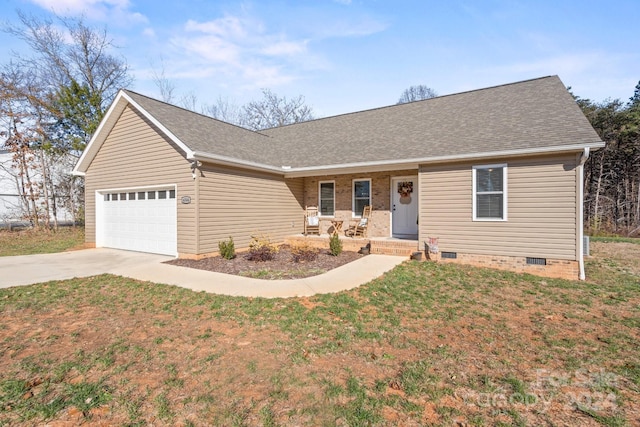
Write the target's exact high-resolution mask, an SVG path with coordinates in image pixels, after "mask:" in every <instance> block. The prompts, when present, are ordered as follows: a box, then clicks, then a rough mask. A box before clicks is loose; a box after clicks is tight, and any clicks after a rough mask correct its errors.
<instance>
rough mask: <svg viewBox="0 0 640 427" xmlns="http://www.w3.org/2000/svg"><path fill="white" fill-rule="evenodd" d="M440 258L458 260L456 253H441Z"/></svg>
mask: <svg viewBox="0 0 640 427" xmlns="http://www.w3.org/2000/svg"><path fill="white" fill-rule="evenodd" d="M442 258H448V259H456V258H458V253H457V252H442Z"/></svg>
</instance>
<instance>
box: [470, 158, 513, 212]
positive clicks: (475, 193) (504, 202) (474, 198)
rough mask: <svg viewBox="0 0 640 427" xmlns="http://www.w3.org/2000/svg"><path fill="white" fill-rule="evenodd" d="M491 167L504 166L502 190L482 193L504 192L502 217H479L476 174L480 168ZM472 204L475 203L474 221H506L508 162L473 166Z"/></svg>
mask: <svg viewBox="0 0 640 427" xmlns="http://www.w3.org/2000/svg"><path fill="white" fill-rule="evenodd" d="M490 168H502V191H491V192H482V193H480V194H502V218H478V216H477V215H478V212H477V203H478V194H477V191H476V190H477V186H476V181H477V178H476V175H477V170H478V169H490ZM471 175H472V179H471V185H472V193H473V198H472V205H473V208H472V210H473V220H474V221H488V222H505V221H507V205H508V203H507V176H508V173H507V164H506V163H497V164H491V165H476V166H473V167H472V173H471Z"/></svg>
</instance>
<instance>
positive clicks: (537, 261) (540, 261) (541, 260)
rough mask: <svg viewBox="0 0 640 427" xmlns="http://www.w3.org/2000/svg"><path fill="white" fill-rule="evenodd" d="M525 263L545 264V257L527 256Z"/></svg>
mask: <svg viewBox="0 0 640 427" xmlns="http://www.w3.org/2000/svg"><path fill="white" fill-rule="evenodd" d="M521 259H522V258H521ZM527 264H530V265H547V259H546V258H531V257H527Z"/></svg>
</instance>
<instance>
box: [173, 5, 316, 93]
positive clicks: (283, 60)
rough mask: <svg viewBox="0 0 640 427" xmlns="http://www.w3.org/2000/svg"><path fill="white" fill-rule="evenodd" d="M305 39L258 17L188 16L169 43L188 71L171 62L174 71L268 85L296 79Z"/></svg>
mask: <svg viewBox="0 0 640 427" xmlns="http://www.w3.org/2000/svg"><path fill="white" fill-rule="evenodd" d="M307 43H308V41H307V40H294V39H291V38H289V37H288V36H287V35H285V34H282V33H278V34H275V33H270V32H269V31H267V29H266V28H265V25H264V24H263V23H262V21H259V20H257V19H253V18H251V17H246V16H231V15H226V16H224V17H222V18H219V19H214V20H211V21H205V22H199V21H196V20H188V21H187V22H186V23H185V24H184V26H183V29H182V31H181V32H180V34H178V35H175V36H174V37H173V38H171V39H170V46H171V47H172V49H173V51H174V56H175V57H176V58H177V57H179V56H180V57H181V58H182V59H184V60H185V66H188V67H190V68H191V70H184V69H183V68H182V67H176V68H175V69H174V70H173V74H174V75H175V76H178V75H180V76H183V77H184V76H185V75H186V74H189V75H193V73H206V74H208V75H209V77H211V76H213V75H218V76H223V77H224V78H225V79H227V80H234V81H236V82H237V84H239V85H240V86H242V87H244V88H248V87H251V88H253V87H257V88H259V87H273V86H276V85H281V84H285V83H288V82H291V81H292V80H295V79H296V78H297V77H296V71H295V70H296V69H297V68H299V66H300V63H301V62H302V63H304V62H305V61H306V58H307V57H311V55H309V53H308V50H307ZM181 62H182V61H181ZM310 62H313V61H310ZM315 62H316V63H318V62H320V61H315ZM186 64H190V65H186ZM195 64H197V65H195ZM195 69H198V70H199V71H196V70H195ZM185 73H186V74H185Z"/></svg>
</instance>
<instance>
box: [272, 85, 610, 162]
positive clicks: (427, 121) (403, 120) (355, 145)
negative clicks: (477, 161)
mask: <svg viewBox="0 0 640 427" xmlns="http://www.w3.org/2000/svg"><path fill="white" fill-rule="evenodd" d="M262 132H263V133H265V134H267V135H269V136H271V137H273V138H274V139H275V140H276V141H277V144H278V145H279V146H280V147H281V148H284V150H285V151H284V152H285V153H287V155H286V158H285V159H283V160H282V161H283V162H284V163H283V164H290V165H291V166H293V167H305V166H315V165H317V164H318V163H323V164H325V165H330V164H348V163H352V162H379V161H386V160H388V161H393V160H398V159H419V158H437V157H445V156H457V155H469V154H474V153H492V152H499V151H508V150H518V149H536V148H546V147H552V146H562V145H575V144H589V143H597V142H600V138H599V137H598V134H597V133H596V132H595V130H594V129H593V128H592V127H591V124H590V123H589V122H588V120H587V119H586V117H585V116H584V114H583V113H582V111H581V110H580V108H579V107H578V105H577V104H576V102H575V101H574V99H573V97H572V96H571V94H569V92H568V91H567V90H566V89H565V86H564V84H563V83H562V82H561V81H560V79H559V78H558V77H557V76H552V77H545V78H540V79H535V80H528V81H524V82H520V83H513V84H508V85H503V86H497V87H492V88H487V89H480V90H474V91H471V92H464V93H459V94H455V95H448V96H441V97H437V98H432V99H428V100H424V101H417V102H412V103H408V104H400V105H395V106H390V107H384V108H378V109H375V110H368V111H362V112H359V113H352V114H345V115H342V116H336V117H330V118H326V119H320V120H315V121H310V122H304V123H300V124H296V125H290V126H285V127H280V128H273V129H269V130H266V131H262Z"/></svg>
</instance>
